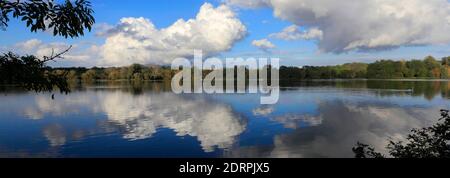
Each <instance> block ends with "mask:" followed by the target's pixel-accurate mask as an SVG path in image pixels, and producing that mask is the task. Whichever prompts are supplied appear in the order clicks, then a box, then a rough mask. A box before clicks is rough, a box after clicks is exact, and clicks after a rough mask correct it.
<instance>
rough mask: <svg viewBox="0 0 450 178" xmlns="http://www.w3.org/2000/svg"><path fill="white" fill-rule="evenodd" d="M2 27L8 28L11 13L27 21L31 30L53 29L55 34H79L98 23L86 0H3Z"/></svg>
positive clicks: (64, 35)
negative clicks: (56, 0) (58, 1)
mask: <svg viewBox="0 0 450 178" xmlns="http://www.w3.org/2000/svg"><path fill="white" fill-rule="evenodd" d="M0 9H1V12H0V27H2V28H4V29H5V28H6V27H7V26H8V22H9V20H10V19H9V15H10V14H12V17H13V18H19V19H20V20H21V21H24V22H26V25H27V27H29V28H30V30H31V31H32V32H36V31H37V30H42V31H45V30H52V31H53V35H55V36H56V35H59V36H63V37H65V38H67V37H71V38H73V37H78V36H80V35H81V36H82V35H84V29H88V30H89V31H90V30H91V29H92V25H93V24H94V23H95V19H94V17H93V16H92V14H93V13H94V11H93V10H92V8H91V4H90V2H89V1H86V0H76V1H74V2H72V1H70V0H66V1H65V2H64V3H61V4H57V3H55V2H54V1H53V0H29V1H20V0H17V1H8V0H0Z"/></svg>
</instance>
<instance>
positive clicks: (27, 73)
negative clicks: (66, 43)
mask: <svg viewBox="0 0 450 178" xmlns="http://www.w3.org/2000/svg"><path fill="white" fill-rule="evenodd" d="M93 13H94V11H93V10H92V8H91V4H90V2H89V1H87V0H75V1H70V0H66V1H64V2H63V3H55V2H54V1H53V0H26V1H25V0H23V1H20V0H16V1H12V0H0V27H1V28H3V29H4V30H6V27H8V22H9V20H10V17H13V18H18V19H20V20H21V21H24V22H26V25H27V27H29V28H30V30H31V31H32V32H37V31H38V30H41V31H45V30H52V32H53V35H54V36H57V35H59V36H63V37H65V38H68V37H71V38H73V37H78V36H82V35H84V30H85V29H88V30H89V31H90V30H91V29H92V25H93V24H94V23H95V20H94V17H93V16H92V14H93ZM69 49H70V47H69ZM69 49H67V50H65V51H63V52H61V53H58V54H56V55H55V54H54V53H52V54H51V56H47V57H43V59H38V58H37V57H35V56H31V55H28V56H19V55H16V54H14V53H13V52H9V53H7V54H3V55H2V56H0V59H1V61H0V72H1V76H0V84H18V85H20V86H22V87H24V88H25V89H28V90H34V91H36V92H43V91H48V92H51V91H53V88H54V87H58V88H59V89H60V91H61V92H65V93H67V92H69V91H70V90H69V87H68V84H67V79H66V76H67V75H68V74H70V75H71V76H73V75H75V74H74V73H72V72H68V73H66V72H62V73H61V72H59V73H58V72H52V69H51V68H49V67H47V66H46V64H45V63H46V62H48V61H53V60H55V59H58V58H62V55H63V54H64V53H66V52H67V51H69Z"/></svg>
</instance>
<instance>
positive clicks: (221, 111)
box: [0, 80, 450, 158]
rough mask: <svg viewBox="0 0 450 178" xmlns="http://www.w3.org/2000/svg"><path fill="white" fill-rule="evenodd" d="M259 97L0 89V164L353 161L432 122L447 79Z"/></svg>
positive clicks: (344, 84) (91, 87)
mask: <svg viewBox="0 0 450 178" xmlns="http://www.w3.org/2000/svg"><path fill="white" fill-rule="evenodd" d="M281 86H282V88H281V91H280V100H279V102H278V103H277V104H276V105H260V104H259V103H260V102H259V101H260V100H259V99H260V96H259V95H257V94H211V95H209V94H182V95H176V94H174V93H172V91H171V87H170V84H168V83H164V82H140V83H126V82H103V83H96V84H85V85H81V86H80V85H78V86H74V88H73V91H72V92H71V93H70V94H68V95H63V94H55V99H54V100H52V98H51V94H48V93H46V94H36V93H34V92H25V91H21V90H19V89H14V88H5V87H3V88H1V90H0V93H1V95H0V113H1V114H0V157H150V158H154V157H156V158H161V157H162V158H171V157H182V158H186V157H188V158H190V157H194V158H203V157H232V158H240V157H250V158H265V157H270V158H290V157H293V158H310V157H313V158H316V157H319V158H321V157H332V158H335V157H337V158H341V157H344V158H345V157H353V153H352V150H351V148H352V147H354V146H355V145H356V143H357V142H358V141H360V142H363V143H366V144H370V145H372V146H374V147H375V148H376V149H377V150H378V151H381V152H385V151H386V150H385V146H386V145H387V143H388V139H393V140H404V139H405V136H406V135H407V134H408V133H409V131H410V130H411V129H413V128H421V127H425V126H430V125H432V124H434V123H436V122H437V121H438V119H439V114H440V113H439V110H440V109H448V108H449V107H450V100H449V97H450V83H449V82H447V81H413V80H411V81H382V80H378V81H376V80H373V81H372V80H371V81H366V80H348V81H347V80H336V81H326V80H323V81H308V82H289V81H284V82H281Z"/></svg>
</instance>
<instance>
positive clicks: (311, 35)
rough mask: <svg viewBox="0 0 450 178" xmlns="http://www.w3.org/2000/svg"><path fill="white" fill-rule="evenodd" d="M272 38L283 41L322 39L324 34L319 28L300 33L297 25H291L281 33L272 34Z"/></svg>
mask: <svg viewBox="0 0 450 178" xmlns="http://www.w3.org/2000/svg"><path fill="white" fill-rule="evenodd" d="M270 37H272V38H278V39H283V40H300V39H305V40H311V39H322V37H323V32H322V30H319V29H318V28H310V29H308V30H306V31H300V30H299V28H298V26H297V25H291V26H288V27H286V28H284V29H283V31H281V32H278V33H273V34H271V35H270Z"/></svg>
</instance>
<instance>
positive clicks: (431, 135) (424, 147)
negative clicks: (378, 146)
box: [353, 110, 450, 158]
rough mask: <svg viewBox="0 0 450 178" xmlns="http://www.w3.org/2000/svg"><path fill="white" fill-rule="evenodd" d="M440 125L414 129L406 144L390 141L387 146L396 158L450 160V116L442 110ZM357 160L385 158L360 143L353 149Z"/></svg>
mask: <svg viewBox="0 0 450 178" xmlns="http://www.w3.org/2000/svg"><path fill="white" fill-rule="evenodd" d="M440 121H441V122H440V123H437V124H435V125H434V126H432V127H427V128H423V129H414V130H412V133H411V134H410V135H408V137H407V141H406V142H395V141H392V140H391V141H390V143H389V144H388V146H387V149H388V151H389V154H390V156H391V157H394V158H450V115H449V110H441V119H440ZM353 152H354V153H355V157H356V158H383V157H384V155H382V154H381V153H377V152H375V149H374V148H372V147H370V146H369V145H365V144H362V143H358V144H357V145H356V147H355V148H353Z"/></svg>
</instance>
